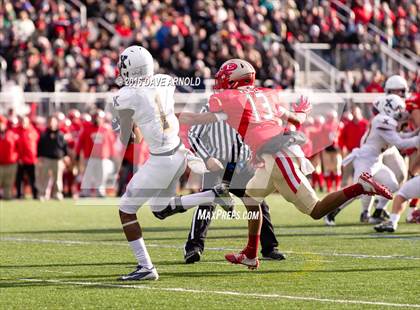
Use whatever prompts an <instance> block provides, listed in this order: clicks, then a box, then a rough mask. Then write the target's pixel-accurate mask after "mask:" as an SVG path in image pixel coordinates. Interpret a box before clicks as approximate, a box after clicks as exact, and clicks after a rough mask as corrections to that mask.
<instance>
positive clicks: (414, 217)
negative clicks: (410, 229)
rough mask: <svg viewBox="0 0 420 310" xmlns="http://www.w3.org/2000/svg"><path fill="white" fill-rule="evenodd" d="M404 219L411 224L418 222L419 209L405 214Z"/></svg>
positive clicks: (419, 220)
mask: <svg viewBox="0 0 420 310" xmlns="http://www.w3.org/2000/svg"><path fill="white" fill-rule="evenodd" d="M405 221H406V222H407V223H411V224H420V210H414V211H413V212H410V213H409V214H407V218H406V220H405Z"/></svg>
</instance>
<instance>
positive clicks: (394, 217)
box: [390, 213, 401, 228]
mask: <svg viewBox="0 0 420 310" xmlns="http://www.w3.org/2000/svg"><path fill="white" fill-rule="evenodd" d="M400 217H401V215H399V214H396V213H391V216H390V219H391V222H392V226H394V228H397V226H398V221H399V220H400Z"/></svg>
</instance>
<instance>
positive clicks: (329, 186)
mask: <svg viewBox="0 0 420 310" xmlns="http://www.w3.org/2000/svg"><path fill="white" fill-rule="evenodd" d="M324 179H325V181H326V183H327V192H328V193H330V192H331V189H332V184H333V180H334V179H333V173H332V172H330V173H328V174H325V175H324Z"/></svg>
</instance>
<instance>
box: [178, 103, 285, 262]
mask: <svg viewBox="0 0 420 310" xmlns="http://www.w3.org/2000/svg"><path fill="white" fill-rule="evenodd" d="M205 112H209V106H208V105H206V106H204V107H203V108H202V109H201V111H200V113H205ZM188 139H189V142H190V145H191V147H192V149H193V151H194V152H195V153H196V154H197V155H198V156H200V157H201V158H202V159H203V160H204V162H205V163H206V165H207V169H208V170H209V171H210V172H208V173H206V174H204V176H203V186H202V187H203V190H204V191H205V190H208V189H212V188H213V187H214V186H215V185H217V184H220V183H221V182H222V181H224V182H228V183H230V192H231V193H232V194H234V195H235V196H237V197H240V198H242V197H243V196H244V194H245V189H246V184H247V183H248V181H249V180H250V179H251V178H252V177H253V175H254V168H253V167H252V166H251V165H250V164H249V161H250V158H251V151H250V149H249V147H248V146H247V145H246V144H245V143H243V141H242V139H241V137H240V136H239V134H238V133H237V132H236V131H235V130H234V129H233V128H231V127H230V126H229V125H228V124H227V123H226V122H225V121H220V122H217V123H210V124H205V125H195V126H192V127H191V129H190V131H189V133H188ZM214 210H215V206H214V205H200V206H199V207H198V208H196V210H195V212H194V215H193V219H192V223H191V229H190V233H189V235H188V240H187V243H186V244H185V255H184V259H185V263H187V264H191V263H194V262H197V261H199V260H200V256H201V254H202V253H203V251H204V239H205V238H206V235H207V230H208V228H209V226H210V222H211V217H212V215H213V212H214ZM261 210H262V214H263V221H262V226H261V248H262V249H261V253H262V255H263V258H265V259H274V260H283V259H285V257H284V255H283V254H282V253H280V252H279V251H278V250H277V246H278V242H277V239H276V236H275V235H274V228H273V225H272V224H271V219H270V211H269V208H268V205H267V204H266V203H265V201H263V202H262V203H261ZM208 212H209V213H210V215H209V214H208ZM200 214H201V215H203V214H205V215H206V216H204V217H203V216H201V218H199V215H200Z"/></svg>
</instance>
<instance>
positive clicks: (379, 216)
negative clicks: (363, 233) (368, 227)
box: [369, 209, 389, 224]
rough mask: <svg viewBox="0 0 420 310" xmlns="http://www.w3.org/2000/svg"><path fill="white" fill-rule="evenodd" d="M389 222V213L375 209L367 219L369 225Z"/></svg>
mask: <svg viewBox="0 0 420 310" xmlns="http://www.w3.org/2000/svg"><path fill="white" fill-rule="evenodd" d="M386 220H389V213H388V212H387V211H386V210H384V209H376V210H375V211H374V212H373V214H372V216H371V217H370V218H369V224H379V223H382V222H385V221H386Z"/></svg>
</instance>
